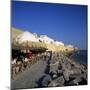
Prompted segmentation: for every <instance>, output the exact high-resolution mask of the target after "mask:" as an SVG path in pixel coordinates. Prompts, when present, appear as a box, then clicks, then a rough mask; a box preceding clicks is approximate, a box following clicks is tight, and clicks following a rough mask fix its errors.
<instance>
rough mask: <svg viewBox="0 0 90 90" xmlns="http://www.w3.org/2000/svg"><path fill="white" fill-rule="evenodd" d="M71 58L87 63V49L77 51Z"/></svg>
mask: <svg viewBox="0 0 90 90" xmlns="http://www.w3.org/2000/svg"><path fill="white" fill-rule="evenodd" d="M70 58H71V59H73V60H76V61H77V62H79V63H81V64H85V65H87V61H88V60H87V50H79V51H77V52H75V53H74V54H73V55H72V56H71V57H70Z"/></svg>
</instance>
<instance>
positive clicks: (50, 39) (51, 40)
mask: <svg viewBox="0 0 90 90" xmlns="http://www.w3.org/2000/svg"><path fill="white" fill-rule="evenodd" d="M39 40H41V41H42V42H45V43H53V42H54V40H53V39H52V38H50V37H48V36H47V35H40V38H39Z"/></svg>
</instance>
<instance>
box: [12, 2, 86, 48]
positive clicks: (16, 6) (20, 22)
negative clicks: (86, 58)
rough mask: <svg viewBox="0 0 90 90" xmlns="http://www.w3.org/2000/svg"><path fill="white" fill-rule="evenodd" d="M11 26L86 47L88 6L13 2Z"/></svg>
mask: <svg viewBox="0 0 90 90" xmlns="http://www.w3.org/2000/svg"><path fill="white" fill-rule="evenodd" d="M11 11H12V13H11V21H12V22H11V24H12V27H16V28H19V29H23V30H28V31H30V32H35V33H37V34H46V35H48V36H50V37H51V38H54V39H55V40H60V41H63V42H64V43H65V44H72V45H74V46H76V47H78V48H80V49H86V48H87V6H81V5H65V4H49V3H33V2H24V1H22V2H21V1H12V10H11Z"/></svg>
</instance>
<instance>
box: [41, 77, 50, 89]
mask: <svg viewBox="0 0 90 90" xmlns="http://www.w3.org/2000/svg"><path fill="white" fill-rule="evenodd" d="M50 81H51V77H50V75H46V76H45V77H44V78H43V80H42V86H43V87H47V86H48V84H49V82H50Z"/></svg>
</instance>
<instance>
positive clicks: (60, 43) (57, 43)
mask: <svg viewBox="0 0 90 90" xmlns="http://www.w3.org/2000/svg"><path fill="white" fill-rule="evenodd" d="M55 44H56V45H58V46H59V45H62V46H64V43H63V42H59V41H55Z"/></svg>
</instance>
